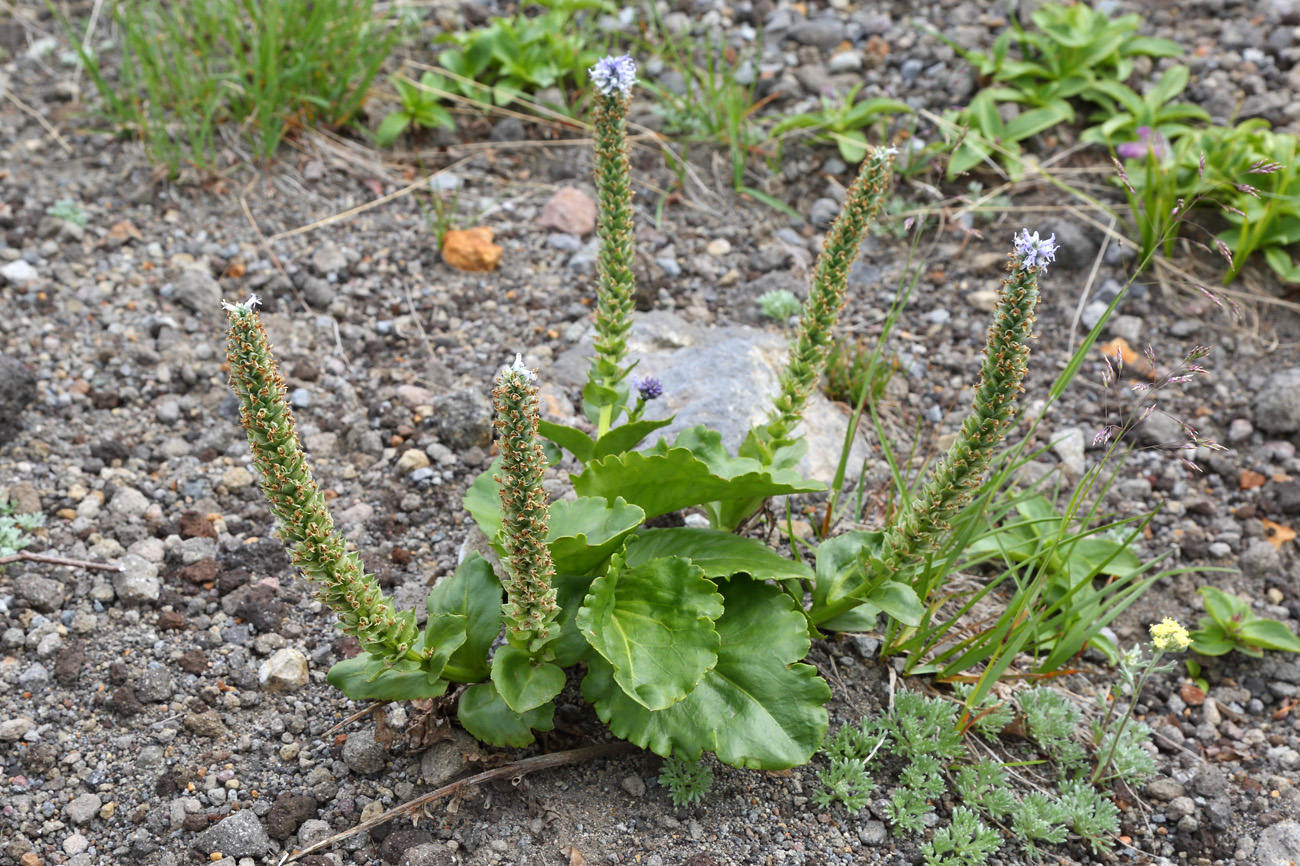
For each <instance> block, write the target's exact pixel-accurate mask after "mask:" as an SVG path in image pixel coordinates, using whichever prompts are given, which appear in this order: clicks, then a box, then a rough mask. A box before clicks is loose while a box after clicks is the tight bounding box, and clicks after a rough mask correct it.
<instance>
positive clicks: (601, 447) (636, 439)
mask: <svg viewBox="0 0 1300 866" xmlns="http://www.w3.org/2000/svg"><path fill="white" fill-rule="evenodd" d="M671 423H673V419H672V418H665V419H663V420H661V421H648V420H645V419H642V420H640V421H631V422H628V423H627V424H620V425H619V426H617V427H615V428H614V429H613V430H610V431H609V432H608V433H606V434H605V435H604V436H601V437H600V439H599V440H597V442H596V447H595V452H594V454H593V455H592V456H593V457H595V458H596V459H600V458H601V457H609V456H610V455H611V454H622V453H623V452H625V451H631V450H632V449H633V448H635V447H636V446H638V445H640V444H641V440H643V439H645V437H647V436H649V435H650V434H651V433H653V432H654V431H656V430H658V429H660V428H661V427H667V426H668V425H669V424H671ZM583 462H584V463H585V462H587V461H585V460H584V461H583Z"/></svg>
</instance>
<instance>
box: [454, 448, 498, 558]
mask: <svg viewBox="0 0 1300 866" xmlns="http://www.w3.org/2000/svg"><path fill="white" fill-rule="evenodd" d="M500 471H501V459H500V458H497V459H496V460H493V461H492V465H491V466H489V467H488V468H487V469H486V470H484V471H483V472H480V473H479V474H478V477H477V478H475V479H474V483H473V484H471V485H470V486H469V489H468V490H466V491H465V497H464V498H463V499H462V500H461V504H462V505H463V506H464V507H465V510H466V511H468V512H469V514H470V517H473V518H474V522H475V523H477V524H478V528H479V529H481V530H483V534H484V535H486V536H487V537H488V540H489V541H494V540H495V539H496V537H497V533H499V532H500V531H501V524H502V516H501V492H500V490H501V488H500V486H499V485H498V484H497V483H496V482H495V481H493V480H492V478H493V476H494V475H496V474H497V473H499V472H500Z"/></svg>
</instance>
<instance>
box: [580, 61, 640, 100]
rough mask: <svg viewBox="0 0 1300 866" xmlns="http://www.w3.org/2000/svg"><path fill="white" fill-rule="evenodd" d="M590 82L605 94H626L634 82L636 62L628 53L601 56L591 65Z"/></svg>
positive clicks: (629, 92) (628, 93)
mask: <svg viewBox="0 0 1300 866" xmlns="http://www.w3.org/2000/svg"><path fill="white" fill-rule="evenodd" d="M590 74H591V83H592V84H594V85H596V89H597V90H599V91H600V92H601V93H602V94H604V95H605V96H616V95H617V96H628V95H630V94H631V93H632V85H634V84H636V63H635V62H634V61H633V60H632V56H631V55H630V54H624V55H623V56H622V57H613V56H609V57H602V58H601V59H600V60H597V61H596V65H595V66H593V67H591V70H590Z"/></svg>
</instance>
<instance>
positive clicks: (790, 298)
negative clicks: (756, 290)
mask: <svg viewBox="0 0 1300 866" xmlns="http://www.w3.org/2000/svg"><path fill="white" fill-rule="evenodd" d="M758 309H759V310H760V311H762V313H763V315H765V316H767V317H768V318H769V319H776V320H777V321H778V322H784V321H786V320H788V319H789V318H790V317H791V316H797V315H799V311H800V310H802V309H803V304H801V303H799V299H798V298H796V297H795V296H794V292H792V291H790V290H789V289H772V290H771V291H770V292H764V293H763V294H761V295H759V296H758Z"/></svg>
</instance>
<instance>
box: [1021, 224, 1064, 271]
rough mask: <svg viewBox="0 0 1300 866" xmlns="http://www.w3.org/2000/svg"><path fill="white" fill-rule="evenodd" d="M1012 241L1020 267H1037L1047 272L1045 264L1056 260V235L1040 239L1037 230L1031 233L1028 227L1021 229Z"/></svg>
mask: <svg viewBox="0 0 1300 866" xmlns="http://www.w3.org/2000/svg"><path fill="white" fill-rule="evenodd" d="M1013 241H1014V244H1015V253H1016V258H1017V260H1018V264H1019V265H1020V267H1022V268H1025V269H1029V268H1038V269H1039V270H1041V271H1042V272H1043V273H1047V266H1048V265H1049V264H1051V263H1052V262H1053V261H1055V260H1056V250H1057V245H1056V235H1052V236H1051V237H1050V238H1044V239H1041V240H1040V239H1039V237H1038V232H1034V233H1033V234H1032V235H1031V234H1030V233H1029V229H1021V230H1020V234H1018V235H1016V236H1015V238H1014V239H1013Z"/></svg>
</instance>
